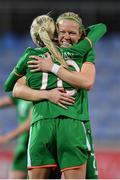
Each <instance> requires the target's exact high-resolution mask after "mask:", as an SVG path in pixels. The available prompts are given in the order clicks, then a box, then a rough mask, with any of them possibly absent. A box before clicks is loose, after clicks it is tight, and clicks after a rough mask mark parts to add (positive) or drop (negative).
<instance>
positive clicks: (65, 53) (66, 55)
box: [62, 52, 74, 60]
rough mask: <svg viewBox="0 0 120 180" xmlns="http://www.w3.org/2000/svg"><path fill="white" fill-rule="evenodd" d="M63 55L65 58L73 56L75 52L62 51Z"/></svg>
mask: <svg viewBox="0 0 120 180" xmlns="http://www.w3.org/2000/svg"><path fill="white" fill-rule="evenodd" d="M62 56H63V58H64V59H65V60H67V59H71V58H73V56H74V54H73V53H70V52H62Z"/></svg>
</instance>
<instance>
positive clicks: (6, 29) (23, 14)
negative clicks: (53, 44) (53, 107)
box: [0, 0, 120, 179]
mask: <svg viewBox="0 0 120 180" xmlns="http://www.w3.org/2000/svg"><path fill="white" fill-rule="evenodd" d="M51 10H53V12H52V16H53V17H54V18H55V19H56V17H57V16H58V15H60V14H61V13H63V12H65V11H74V12H75V13H78V14H79V15H80V16H81V17H82V19H83V23H84V25H85V26H86V27H87V26H89V25H91V24H95V23H99V22H103V23H105V24H106V25H107V28H108V32H107V34H106V35H105V37H104V38H102V39H101V40H100V41H99V42H98V43H97V44H96V45H95V50H96V70H97V76H96V82H95V86H94V88H93V89H92V91H91V92H89V100H90V116H91V122H92V130H93V137H94V141H95V150H96V157H97V160H98V168H99V177H100V178H101V179H102V178H104V179H120V171H119V169H120V1H118V0H116V1H113V0H101V1H99V0H92V1H91V0H89V1H88V0H61V1H56V0H51V1H50V0H30V1H28V0H20V1H19V0H17V1H16V0H0V96H3V95H6V93H5V92H4V90H3V83H4V81H5V79H6V78H7V76H8V75H9V73H10V72H11V70H12V68H13V67H14V65H15V64H16V62H17V61H18V59H19V58H20V56H21V54H22V53H23V52H24V50H25V49H26V48H27V47H28V46H30V47H34V44H33V42H32V40H31V37H30V34H29V29H30V25H31V22H32V20H33V19H34V18H35V17H36V16H38V15H41V14H44V13H47V12H48V11H51ZM16 126H17V121H16V111H15V109H14V108H5V109H0V134H4V133H6V132H8V131H10V130H12V129H14V128H15V127H16ZM15 144H16V141H13V142H12V143H9V144H8V145H5V146H0V166H1V172H0V178H7V173H8V170H9V167H10V163H11V160H12V154H13V151H14V147H15Z"/></svg>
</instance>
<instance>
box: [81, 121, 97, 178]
mask: <svg viewBox="0 0 120 180" xmlns="http://www.w3.org/2000/svg"><path fill="white" fill-rule="evenodd" d="M84 125H85V128H86V132H87V134H88V138H89V142H90V145H91V151H90V152H89V153H88V160H87V167H86V179H98V169H97V162H96V157H95V153H94V145H93V138H92V132H91V125H90V121H88V122H85V123H84Z"/></svg>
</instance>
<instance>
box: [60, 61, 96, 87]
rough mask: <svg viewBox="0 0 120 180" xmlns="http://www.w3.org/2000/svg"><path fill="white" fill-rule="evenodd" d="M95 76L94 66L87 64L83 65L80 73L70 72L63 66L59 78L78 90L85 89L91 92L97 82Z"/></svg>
mask: <svg viewBox="0 0 120 180" xmlns="http://www.w3.org/2000/svg"><path fill="white" fill-rule="evenodd" d="M95 74H96V71H95V66H94V64H93V63H90V62H86V63H84V64H83V65H82V68H81V71H80V72H76V71H68V70H66V69H65V68H63V67H62V66H61V67H60V69H59V71H58V73H57V76H58V77H59V78H60V79H62V80H64V81H65V82H67V83H69V84H71V85H73V86H74V87H76V88H78V89H80V88H84V89H87V90H90V89H91V88H92V86H93V84H94V81H95Z"/></svg>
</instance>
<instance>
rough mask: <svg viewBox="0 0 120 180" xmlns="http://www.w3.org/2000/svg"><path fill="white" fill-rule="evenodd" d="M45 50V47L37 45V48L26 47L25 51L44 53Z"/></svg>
mask: <svg viewBox="0 0 120 180" xmlns="http://www.w3.org/2000/svg"><path fill="white" fill-rule="evenodd" d="M46 51H47V48H40V47H37V48H32V47H28V48H27V49H26V50H25V52H26V53H30V54H31V53H38V52H41V53H44V52H46Z"/></svg>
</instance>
